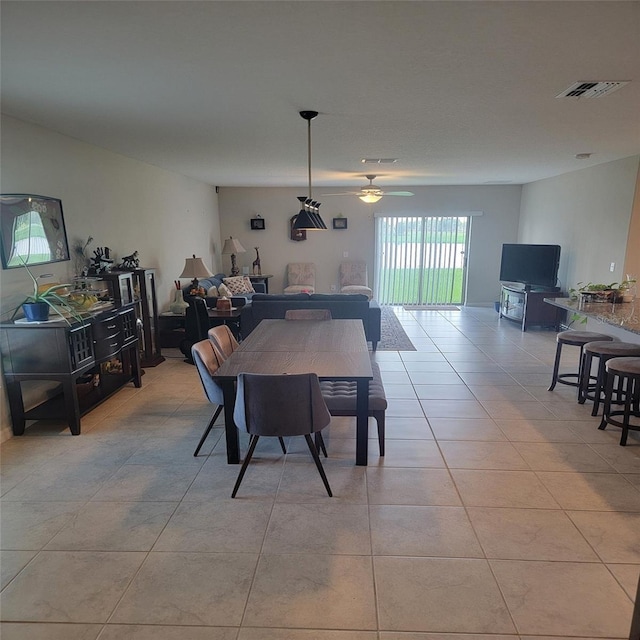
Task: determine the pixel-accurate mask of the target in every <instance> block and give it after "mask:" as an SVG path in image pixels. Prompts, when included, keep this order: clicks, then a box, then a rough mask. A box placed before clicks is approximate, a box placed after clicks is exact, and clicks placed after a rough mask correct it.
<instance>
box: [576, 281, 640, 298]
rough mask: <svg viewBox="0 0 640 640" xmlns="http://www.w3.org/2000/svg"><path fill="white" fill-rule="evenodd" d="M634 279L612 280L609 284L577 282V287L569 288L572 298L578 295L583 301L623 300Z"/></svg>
mask: <svg viewBox="0 0 640 640" xmlns="http://www.w3.org/2000/svg"><path fill="white" fill-rule="evenodd" d="M635 282H636V281H635V278H634V279H627V280H623V281H622V282H620V283H618V282H612V283H611V284H597V283H593V282H588V283H587V284H583V283H582V282H578V284H577V287H578V288H577V289H569V294H570V296H571V297H572V298H574V299H575V298H577V297H580V298H581V299H582V301H583V302H623V301H624V299H625V296H626V294H627V293H628V292H629V291H630V290H631V289H632V288H633V286H634V285H635Z"/></svg>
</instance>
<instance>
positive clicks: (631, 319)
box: [544, 298, 640, 334]
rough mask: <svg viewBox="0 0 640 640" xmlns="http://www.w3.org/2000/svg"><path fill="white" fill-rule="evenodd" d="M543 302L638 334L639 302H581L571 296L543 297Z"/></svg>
mask: <svg viewBox="0 0 640 640" xmlns="http://www.w3.org/2000/svg"><path fill="white" fill-rule="evenodd" d="M544 301H545V302H547V303H549V304H552V305H554V306H556V307H560V308H561V309H566V310H567V311H571V312H575V313H579V314H581V315H583V316H586V317H587V318H593V319H594V320H597V321H598V322H603V323H604V324H610V325H612V326H614V327H620V328H622V329H625V330H626V331H631V332H632V333H637V334H640V302H638V301H637V300H636V301H635V302H621V303H619V304H612V303H610V302H583V301H582V300H581V299H573V298H545V299H544Z"/></svg>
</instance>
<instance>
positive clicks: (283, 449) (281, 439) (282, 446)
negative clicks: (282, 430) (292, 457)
mask: <svg viewBox="0 0 640 640" xmlns="http://www.w3.org/2000/svg"><path fill="white" fill-rule="evenodd" d="M278 440H279V441H280V448H281V449H282V453H287V448H286V447H285V446H284V439H283V438H280V437H279V438H278Z"/></svg>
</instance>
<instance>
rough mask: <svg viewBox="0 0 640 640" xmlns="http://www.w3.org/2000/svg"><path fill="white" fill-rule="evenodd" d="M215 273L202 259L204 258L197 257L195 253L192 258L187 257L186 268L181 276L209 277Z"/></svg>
mask: <svg viewBox="0 0 640 640" xmlns="http://www.w3.org/2000/svg"><path fill="white" fill-rule="evenodd" d="M212 275H213V273H211V271H209V269H207V266H206V265H205V263H204V262H203V261H202V258H196V256H195V254H194V255H193V257H192V258H186V259H185V261H184V269H183V270H182V273H181V274H180V276H179V277H180V278H196V279H197V278H209V277H211V276H212Z"/></svg>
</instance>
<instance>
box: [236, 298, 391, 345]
mask: <svg viewBox="0 0 640 640" xmlns="http://www.w3.org/2000/svg"><path fill="white" fill-rule="evenodd" d="M290 309H329V311H331V316H332V318H334V319H354V318H356V319H357V318H360V319H361V320H362V323H363V325H364V332H365V335H366V337H367V340H368V341H370V342H371V345H372V347H373V350H374V351H375V350H376V347H377V345H378V342H379V340H380V306H379V305H378V303H377V302H376V301H375V300H371V301H369V299H368V297H367V296H365V295H360V294H353V295H345V294H322V293H312V294H308V293H297V294H294V295H277V294H261V293H254V294H253V297H252V298H251V301H250V302H248V303H247V304H246V305H245V306H244V307H243V308H242V313H241V315H240V331H241V333H242V336H243V337H245V338H246V337H247V336H248V335H249V334H250V333H251V332H252V331H253V329H255V327H257V326H258V324H259V323H260V321H261V320H267V319H282V318H284V315H285V313H286V312H287V311H288V310H290Z"/></svg>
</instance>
